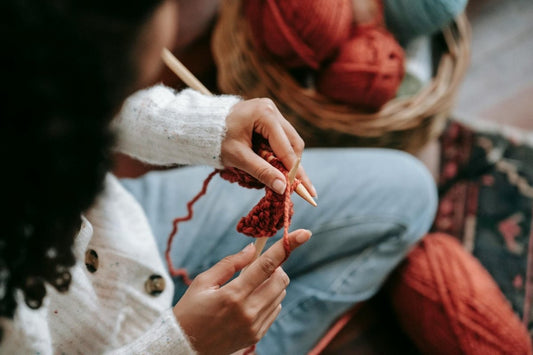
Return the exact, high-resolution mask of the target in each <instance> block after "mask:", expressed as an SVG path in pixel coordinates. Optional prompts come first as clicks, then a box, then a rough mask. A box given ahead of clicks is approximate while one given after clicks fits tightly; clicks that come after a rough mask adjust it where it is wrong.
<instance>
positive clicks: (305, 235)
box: [296, 229, 313, 244]
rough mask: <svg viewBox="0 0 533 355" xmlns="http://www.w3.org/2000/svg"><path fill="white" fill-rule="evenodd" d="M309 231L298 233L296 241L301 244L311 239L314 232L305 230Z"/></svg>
mask: <svg viewBox="0 0 533 355" xmlns="http://www.w3.org/2000/svg"><path fill="white" fill-rule="evenodd" d="M305 231H306V232H307V233H304V232H302V233H298V235H297V236H296V241H297V242H298V243H300V244H302V243H305V242H307V241H308V240H309V238H311V235H312V234H313V233H312V232H311V231H310V230H307V229H306V230H305Z"/></svg>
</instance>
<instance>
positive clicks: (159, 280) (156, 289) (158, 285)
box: [144, 274, 165, 296]
mask: <svg viewBox="0 0 533 355" xmlns="http://www.w3.org/2000/svg"><path fill="white" fill-rule="evenodd" d="M144 289H145V290H146V292H148V293H149V294H150V295H152V296H158V295H160V294H161V292H163V291H164V290H165V279H164V278H163V277H162V276H161V275H155V274H154V275H151V276H150V277H149V278H148V280H146V282H145V283H144Z"/></svg>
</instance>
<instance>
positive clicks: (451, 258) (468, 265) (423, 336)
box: [388, 233, 531, 355]
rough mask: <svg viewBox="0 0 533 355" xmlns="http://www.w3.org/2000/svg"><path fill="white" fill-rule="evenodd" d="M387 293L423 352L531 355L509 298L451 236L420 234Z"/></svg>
mask: <svg viewBox="0 0 533 355" xmlns="http://www.w3.org/2000/svg"><path fill="white" fill-rule="evenodd" d="M388 291H389V295H390V298H391V302H392V305H393V309H394V311H395V313H396V315H397V318H398V321H399V323H400V325H401V326H402V328H403V330H404V331H405V332H406V334H407V335H408V336H409V337H410V338H411V340H412V341H413V342H414V343H415V344H416V345H417V346H418V348H419V349H420V350H421V352H422V353H424V354H479V355H487V354H531V339H530V337H529V335H528V332H527V329H526V328H525V326H524V325H523V324H522V323H521V322H520V319H518V317H517V316H516V315H515V314H514V312H513V310H512V308H511V306H510V304H509V302H508V301H507V300H506V299H505V297H504V296H503V294H502V293H501V291H500V289H499V288H498V286H497V285H496V283H495V282H494V280H493V279H492V277H491V276H490V274H489V273H488V272H487V271H486V270H485V269H484V268H483V266H482V265H481V264H480V263H479V261H478V260H477V259H476V258H474V257H473V256H472V255H471V254H469V253H468V252H466V251H465V250H464V249H463V247H462V246H461V245H460V244H459V242H458V241H457V239H455V238H453V237H451V236H448V235H445V234H441V233H439V234H430V235H428V236H426V237H425V238H424V239H423V240H422V242H421V243H420V244H419V245H418V246H417V247H416V248H415V249H414V250H413V251H412V252H411V253H410V254H409V256H408V257H407V260H406V262H405V263H404V264H403V265H402V266H401V267H400V268H399V269H398V271H397V273H396V274H394V275H393V277H392V279H391V282H390V288H389V289H388Z"/></svg>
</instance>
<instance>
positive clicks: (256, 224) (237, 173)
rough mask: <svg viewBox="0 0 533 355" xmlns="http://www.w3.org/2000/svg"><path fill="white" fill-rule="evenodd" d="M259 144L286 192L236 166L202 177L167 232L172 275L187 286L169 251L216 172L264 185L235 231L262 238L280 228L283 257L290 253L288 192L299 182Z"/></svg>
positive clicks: (186, 278) (249, 184)
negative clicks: (184, 211) (283, 181)
mask: <svg viewBox="0 0 533 355" xmlns="http://www.w3.org/2000/svg"><path fill="white" fill-rule="evenodd" d="M260 147H261V149H262V150H263V152H266V156H265V158H266V160H267V161H268V162H269V163H270V164H272V166H274V167H275V168H277V169H278V170H280V171H281V172H283V174H284V175H285V179H286V181H287V188H286V189H285V193H284V194H283V195H279V194H277V193H275V192H274V191H273V190H271V189H270V188H268V187H265V185H264V184H262V183H261V182H259V181H258V180H257V179H255V178H253V177H252V176H251V175H249V174H247V173H245V172H243V171H241V170H239V169H235V168H227V169H223V170H219V169H215V170H214V171H213V172H211V173H210V174H209V175H208V176H207V178H206V179H205V180H204V183H203V185H202V189H201V190H200V192H199V193H198V194H197V195H196V196H195V197H194V198H193V199H192V200H190V201H189V202H188V203H187V215H185V216H184V217H178V218H175V219H174V220H173V222H172V231H171V232H170V234H169V237H168V240H167V248H166V250H165V259H166V262H167V265H168V270H169V273H170V275H171V276H173V277H178V276H179V277H181V278H182V279H183V282H184V283H185V284H187V285H190V284H191V282H192V280H191V279H190V277H189V275H188V273H187V270H186V269H185V268H179V269H178V268H175V267H174V266H173V264H172V258H171V256H170V251H171V248H172V242H173V240H174V237H175V236H176V235H177V233H178V224H179V223H181V222H185V221H189V220H191V219H192V217H193V206H194V204H195V203H196V202H197V201H198V200H199V199H200V197H202V196H203V195H205V193H206V191H207V186H208V185H209V183H210V182H211V180H212V179H213V177H214V176H215V175H216V174H220V176H221V177H222V178H223V179H224V180H228V181H229V182H236V183H238V184H239V185H240V186H243V187H246V188H256V189H257V188H262V187H265V190H266V193H265V196H264V197H263V198H262V199H261V200H260V201H259V202H258V203H257V205H256V206H254V208H252V210H251V211H250V212H249V213H248V215H247V216H246V217H243V218H241V220H240V221H239V224H238V225H237V231H238V232H239V233H242V234H245V235H247V236H250V237H254V238H262V237H272V236H273V235H275V234H276V233H277V231H278V230H280V229H281V228H283V247H284V249H285V260H286V259H287V258H288V257H289V255H290V253H291V246H290V242H289V237H288V236H289V227H290V223H291V217H292V215H293V213H294V210H293V203H292V201H291V193H292V191H294V190H295V189H296V187H297V185H298V184H299V183H300V181H299V180H298V179H295V181H294V182H293V183H292V184H290V183H289V178H288V171H287V169H286V168H285V167H284V166H283V164H282V163H281V161H280V160H279V159H277V158H276V157H275V156H274V154H273V153H272V150H271V149H270V147H269V146H267V145H265V144H264V143H261V144H260Z"/></svg>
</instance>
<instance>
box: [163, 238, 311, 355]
mask: <svg viewBox="0 0 533 355" xmlns="http://www.w3.org/2000/svg"><path fill="white" fill-rule="evenodd" d="M310 237H311V233H310V232H309V231H306V230H301V229H300V230H296V231H294V232H292V233H289V236H288V240H289V245H290V248H291V250H294V249H296V248H297V247H298V246H300V245H302V244H303V243H305V242H306V241H307V240H309V238H310ZM254 254H255V247H254V246H253V245H252V244H250V245H248V246H247V247H246V248H245V249H243V250H242V251H241V252H240V253H237V254H234V255H230V256H228V257H226V258H224V259H223V260H222V261H220V262H219V263H217V264H216V265H215V266H213V267H212V268H210V269H209V270H207V271H205V272H203V273H202V274H200V275H198V276H197V277H196V278H195V279H194V281H193V282H192V284H191V285H190V286H189V288H188V289H187V292H185V294H184V295H183V297H182V298H181V299H180V301H179V302H178V303H177V304H176V306H175V307H174V314H175V316H176V319H177V320H178V322H179V324H180V326H181V327H182V329H183V331H184V332H185V333H186V334H187V335H188V337H189V339H190V340H191V343H192V345H193V347H194V349H195V350H196V351H197V352H198V353H199V354H229V353H232V352H234V351H237V350H239V349H243V348H246V347H248V346H251V345H253V344H255V343H257V342H258V341H259V340H260V339H261V338H262V337H263V336H264V335H265V333H266V332H267V330H268V329H269V328H270V326H271V325H272V323H273V322H274V320H275V319H276V317H277V316H278V314H279V312H280V311H281V305H280V304H281V301H282V300H283V298H284V297H285V294H286V291H285V289H286V287H287V286H288V284H289V278H288V276H287V275H286V274H285V272H284V271H283V270H282V269H281V267H280V265H281V263H282V262H283V261H284V260H285V258H286V256H287V255H286V251H285V247H284V245H283V242H282V240H279V241H278V242H276V243H275V244H273V245H272V247H271V248H269V249H268V250H267V251H266V252H265V253H264V254H263V255H262V256H260V257H259V258H258V259H257V260H255V261H253V260H254ZM247 265H249V267H248V268H247V269H246V271H244V272H242V273H241V274H240V275H239V276H238V277H236V278H235V279H233V280H231V281H230V279H231V278H232V277H233V276H234V275H235V273H237V272H239V271H240V270H242V269H243V268H244V267H245V266H247ZM228 281H229V282H228Z"/></svg>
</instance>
